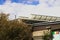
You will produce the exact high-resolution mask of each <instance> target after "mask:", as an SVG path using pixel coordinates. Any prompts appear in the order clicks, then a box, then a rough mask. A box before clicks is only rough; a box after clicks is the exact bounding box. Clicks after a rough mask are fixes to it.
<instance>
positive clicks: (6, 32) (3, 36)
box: [0, 14, 31, 40]
mask: <svg viewBox="0 0 60 40" xmlns="http://www.w3.org/2000/svg"><path fill="white" fill-rule="evenodd" d="M0 15H1V17H0V18H1V19H0V40H31V39H30V36H31V30H30V28H29V27H28V25H27V24H25V23H24V22H19V21H18V20H16V19H14V20H7V19H8V16H7V15H6V14H0Z"/></svg>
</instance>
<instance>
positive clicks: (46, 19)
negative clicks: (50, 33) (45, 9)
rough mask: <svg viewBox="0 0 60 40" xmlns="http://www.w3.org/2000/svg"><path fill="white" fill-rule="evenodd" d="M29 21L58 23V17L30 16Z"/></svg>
mask: <svg viewBox="0 0 60 40" xmlns="http://www.w3.org/2000/svg"><path fill="white" fill-rule="evenodd" d="M31 19H37V20H42V21H60V17H55V16H45V15H36V14H31Z"/></svg>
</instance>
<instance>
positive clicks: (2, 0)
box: [0, 0, 60, 19]
mask: <svg viewBox="0 0 60 40" xmlns="http://www.w3.org/2000/svg"><path fill="white" fill-rule="evenodd" d="M59 10H60V0H56V1H55V0H0V12H4V13H6V14H8V13H9V14H10V19H13V18H14V15H17V17H19V16H28V17H30V14H38V15H48V16H58V17H60V15H59V14H60V11H59Z"/></svg>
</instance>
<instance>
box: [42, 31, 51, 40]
mask: <svg viewBox="0 0 60 40" xmlns="http://www.w3.org/2000/svg"><path fill="white" fill-rule="evenodd" d="M50 36H51V35H50V32H48V31H47V32H46V33H45V32H44V36H43V40H50V39H51V38H50Z"/></svg>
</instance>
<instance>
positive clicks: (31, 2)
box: [0, 0, 39, 5]
mask: <svg viewBox="0 0 60 40" xmlns="http://www.w3.org/2000/svg"><path fill="white" fill-rule="evenodd" d="M10 1H11V3H22V4H27V5H38V4H39V1H37V0H10ZM5 2H6V0H0V5H3V4H4V3H5Z"/></svg>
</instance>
